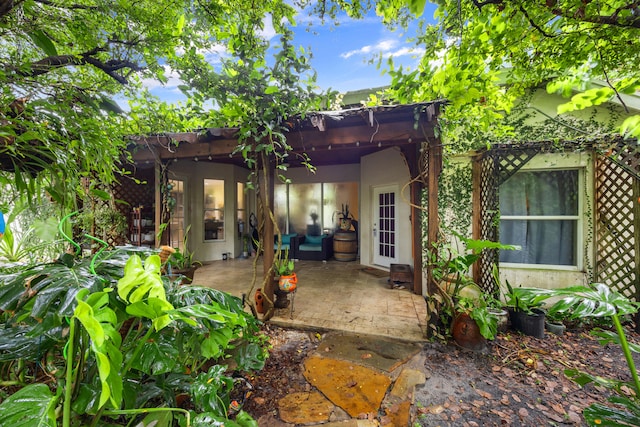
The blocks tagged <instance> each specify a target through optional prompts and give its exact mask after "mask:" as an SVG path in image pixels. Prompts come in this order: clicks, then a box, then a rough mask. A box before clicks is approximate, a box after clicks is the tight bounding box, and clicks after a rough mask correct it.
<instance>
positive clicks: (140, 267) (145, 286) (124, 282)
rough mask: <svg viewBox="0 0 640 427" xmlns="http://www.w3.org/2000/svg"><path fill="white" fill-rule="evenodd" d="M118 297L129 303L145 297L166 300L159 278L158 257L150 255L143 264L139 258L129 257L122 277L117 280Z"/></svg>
mask: <svg viewBox="0 0 640 427" xmlns="http://www.w3.org/2000/svg"><path fill="white" fill-rule="evenodd" d="M118 295H119V296H120V298H122V299H123V300H125V301H127V302H129V303H134V302H137V301H141V300H142V299H144V298H146V297H153V298H159V299H162V300H166V295H165V290H164V285H163V283H162V278H161V276H160V256H158V255H155V254H154V255H151V256H149V257H148V258H147V259H146V260H145V261H144V264H143V262H142V258H140V256H138V255H133V256H131V257H130V258H129V260H128V261H127V264H126V265H125V267H124V277H122V278H121V279H120V280H118Z"/></svg>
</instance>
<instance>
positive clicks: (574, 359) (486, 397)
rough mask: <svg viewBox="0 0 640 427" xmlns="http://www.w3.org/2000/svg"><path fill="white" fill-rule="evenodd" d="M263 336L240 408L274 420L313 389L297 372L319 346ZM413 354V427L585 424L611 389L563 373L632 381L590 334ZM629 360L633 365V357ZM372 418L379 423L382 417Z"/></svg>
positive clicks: (313, 338) (284, 333)
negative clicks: (420, 372) (421, 379)
mask: <svg viewBox="0 0 640 427" xmlns="http://www.w3.org/2000/svg"><path fill="white" fill-rule="evenodd" d="M625 329H626V331H627V333H628V334H627V338H628V339H629V341H631V342H635V343H640V336H639V335H638V334H637V333H636V332H634V329H633V325H632V324H629V325H626V326H625ZM264 332H265V333H267V334H268V335H269V336H270V338H271V343H272V349H271V355H270V357H269V359H268V360H267V363H266V366H265V368H264V369H263V370H262V371H260V372H257V373H255V375H253V376H252V377H250V378H249V379H248V380H249V381H250V382H251V384H252V393H251V394H250V395H249V396H248V398H247V400H246V402H245V403H244V409H245V410H246V411H247V412H249V413H250V414H251V415H252V416H253V417H254V418H255V419H259V418H260V417H262V416H270V417H274V418H277V415H278V401H279V400H280V399H281V398H282V397H284V396H286V395H287V394H290V393H293V392H297V391H310V390H312V389H313V387H312V386H311V385H310V384H309V383H308V382H307V381H306V379H305V378H304V375H303V374H302V371H303V368H302V363H303V361H304V360H305V358H306V357H307V356H308V355H310V354H311V353H313V351H315V349H317V348H318V345H319V343H320V342H321V340H322V336H321V335H320V334H318V333H314V332H304V331H294V330H288V329H282V328H278V327H275V326H272V325H268V324H267V325H265V326H264ZM420 354H421V355H422V356H423V357H424V372H425V374H426V377H427V381H426V383H425V384H424V385H422V386H419V387H418V388H417V389H416V392H415V396H414V404H413V407H412V412H413V415H414V421H413V422H414V424H413V425H414V426H417V425H420V426H433V425H438V426H443V427H445V426H449V427H457V426H460V427H469V426H564V425H566V426H574V425H575V426H578V425H585V422H584V418H583V417H582V415H581V413H582V410H583V409H584V408H585V407H587V406H589V405H590V404H592V403H595V402H600V403H606V400H607V398H608V397H609V396H610V395H611V391H610V390H608V389H605V388H603V387H600V386H595V385H593V384H588V385H586V386H585V387H580V386H579V385H577V384H576V383H575V382H573V381H572V380H571V379H569V378H568V377H567V376H566V375H565V370H566V369H577V370H580V371H586V372H588V373H590V374H593V375H599V376H602V377H605V378H614V379H617V380H623V381H630V380H631V374H630V372H629V369H628V367H627V364H626V361H625V359H624V356H623V354H622V351H621V349H620V348H619V347H618V346H617V345H607V346H602V345H600V343H599V342H598V340H597V338H595V337H594V336H592V335H591V334H590V333H589V328H580V329H573V330H569V331H567V332H566V333H565V334H564V335H563V336H556V335H551V334H547V336H546V337H545V338H544V339H538V338H533V337H529V336H524V335H521V334H519V333H515V332H507V333H504V334H500V335H499V336H498V337H497V338H496V340H494V341H493V342H491V343H490V344H489V349H488V351H487V352H485V353H478V352H472V351H469V350H466V349H462V348H460V347H458V346H456V345H455V344H441V343H427V344H425V345H424V347H423V349H422V351H421V353H420ZM634 360H635V361H636V364H637V365H638V366H640V365H639V363H640V357H639V355H638V354H634ZM628 391H629V392H631V390H628ZM372 415H373V416H374V417H376V418H377V419H379V420H380V421H381V425H385V424H384V416H383V414H377V415H376V414H372Z"/></svg>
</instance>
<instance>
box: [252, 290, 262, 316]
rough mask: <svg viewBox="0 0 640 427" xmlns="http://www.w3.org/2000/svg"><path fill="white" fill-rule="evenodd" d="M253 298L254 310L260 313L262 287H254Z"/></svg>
mask: <svg viewBox="0 0 640 427" xmlns="http://www.w3.org/2000/svg"><path fill="white" fill-rule="evenodd" d="M254 299H255V301H256V311H257V312H258V313H260V314H262V313H264V295H262V288H258V289H256V294H255V295H254Z"/></svg>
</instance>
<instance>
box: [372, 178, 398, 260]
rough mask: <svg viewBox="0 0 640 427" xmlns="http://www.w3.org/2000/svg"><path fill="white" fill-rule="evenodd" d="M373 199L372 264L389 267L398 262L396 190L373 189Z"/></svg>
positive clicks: (390, 188) (386, 188)
mask: <svg viewBox="0 0 640 427" xmlns="http://www.w3.org/2000/svg"><path fill="white" fill-rule="evenodd" d="M373 199H374V200H373V210H374V212H373V230H372V232H373V263H374V264H376V265H380V266H383V267H389V266H390V265H391V264H394V263H396V262H397V261H398V248H397V242H398V221H397V214H398V209H397V203H398V194H397V188H395V187H378V188H375V189H374V191H373Z"/></svg>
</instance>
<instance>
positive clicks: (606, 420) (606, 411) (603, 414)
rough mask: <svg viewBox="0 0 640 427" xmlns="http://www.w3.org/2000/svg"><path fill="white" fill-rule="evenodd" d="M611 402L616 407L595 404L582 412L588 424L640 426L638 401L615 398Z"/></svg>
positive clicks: (616, 426) (615, 426)
mask: <svg viewBox="0 0 640 427" xmlns="http://www.w3.org/2000/svg"><path fill="white" fill-rule="evenodd" d="M609 401H610V402H611V403H613V404H615V405H616V406H613V407H612V406H605V405H603V404H600V403H595V404H593V405H590V406H588V407H586V408H585V409H584V410H583V411H582V415H583V416H584V419H585V421H586V422H587V424H589V425H590V426H607V427H621V426H627V427H629V426H640V404H639V403H638V401H637V400H635V399H633V398H628V397H620V396H614V397H611V398H609Z"/></svg>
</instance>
